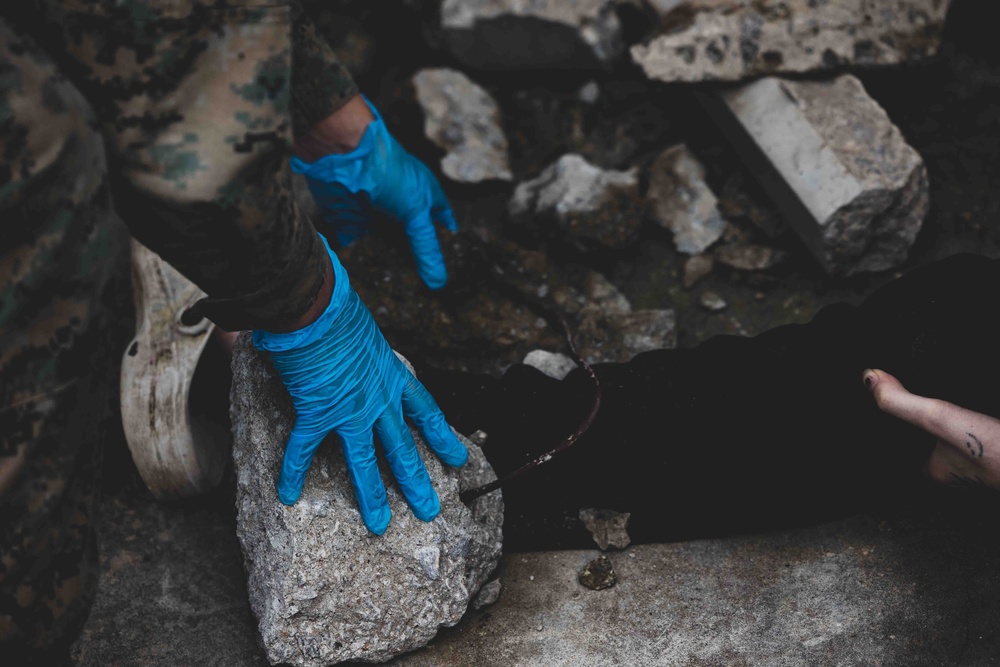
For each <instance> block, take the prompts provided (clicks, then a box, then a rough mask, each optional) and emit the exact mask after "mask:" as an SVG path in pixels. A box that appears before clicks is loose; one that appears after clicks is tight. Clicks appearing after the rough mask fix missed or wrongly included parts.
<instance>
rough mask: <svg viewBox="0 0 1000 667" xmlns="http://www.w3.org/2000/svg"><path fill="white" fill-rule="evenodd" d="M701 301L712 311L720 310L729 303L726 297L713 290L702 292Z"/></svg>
mask: <svg viewBox="0 0 1000 667" xmlns="http://www.w3.org/2000/svg"><path fill="white" fill-rule="evenodd" d="M700 302H701V305H702V307H703V308H705V309H706V310H710V311H712V312H717V311H720V310H722V309H723V308H725V307H726V306H728V305H729V304H728V303H726V300H725V299H723V298H722V297H721V296H720V295H719V294H718V293H716V292H713V291H712V290H706V291H704V292H702V293H701V299H700Z"/></svg>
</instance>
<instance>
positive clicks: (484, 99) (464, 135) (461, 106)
mask: <svg viewBox="0 0 1000 667" xmlns="http://www.w3.org/2000/svg"><path fill="white" fill-rule="evenodd" d="M413 87H414V89H415V90H416V93H417V101H419V102H420V106H422V107H423V110H424V133H425V134H426V135H427V137H428V138H429V139H430V140H431V141H433V142H434V143H435V144H437V145H438V146H440V147H441V148H443V149H445V150H446V151H448V154H447V155H445V156H444V157H443V158H441V170H442V171H443V172H444V174H445V175H446V176H447V177H448V178H451V179H452V180H455V181H459V182H460V183H478V182H479V181H485V180H490V179H499V180H503V181H509V180H510V179H511V173H510V164H509V163H508V161H507V137H506V136H504V133H503V130H502V129H501V128H500V109H499V107H497V103H496V101H495V100H494V99H493V98H492V97H491V96H490V94H489V93H488V92H486V91H485V90H483V89H482V88H480V87H479V86H477V85H476V84H475V83H473V82H472V81H471V80H470V79H469V78H468V77H467V76H465V75H464V74H462V73H461V72H457V71H455V70H451V69H445V68H437V69H422V70H420V71H419V72H417V73H416V74H415V75H414V76H413Z"/></svg>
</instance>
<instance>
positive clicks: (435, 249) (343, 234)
mask: <svg viewBox="0 0 1000 667" xmlns="http://www.w3.org/2000/svg"><path fill="white" fill-rule="evenodd" d="M364 99H365V103H366V104H368V108H369V109H371V112H372V114H373V115H374V116H375V120H373V121H372V122H371V123H370V124H369V125H368V127H367V128H366V129H365V133H364V135H363V136H362V137H361V142H360V143H359V144H358V147H357V148H356V149H354V150H353V151H351V152H350V153H343V154H334V155H327V156H326V157H323V158H320V159H319V160H317V161H316V162H312V163H310V162H304V161H303V160H301V159H299V158H297V157H293V158H292V170H293V171H295V172H297V173H300V174H304V175H305V177H306V181H307V183H308V184H309V191H310V192H311V193H312V196H313V198H314V199H315V200H316V204H317V205H318V206H319V208H320V210H321V211H322V214H323V218H324V220H325V221H326V222H327V223H329V224H331V225H332V226H333V227H334V228H335V229H336V230H337V232H336V234H337V240H338V241H339V242H340V243H341V244H342V245H345V246H346V245H348V244H350V243H352V242H353V241H356V240H357V239H358V238H360V237H361V236H363V235H365V234H366V233H367V232H368V225H367V220H366V219H365V217H364V216H363V215H358V206H357V204H356V203H355V202H353V201H345V200H351V199H353V198H355V197H357V196H358V194H359V193H364V194H365V195H367V197H368V199H369V201H370V202H371V205H372V206H374V207H375V208H376V209H378V210H379V211H382V212H383V213H387V214H389V215H391V216H392V217H394V218H395V219H397V220H398V221H400V222H401V223H402V224H403V226H404V229H405V230H406V235H407V236H408V237H409V239H410V247H411V248H412V250H413V256H414V258H415V259H416V262H417V272H418V273H419V274H420V277H421V278H422V279H423V281H424V282H425V283H426V284H427V286H428V287H430V288H431V289H439V288H441V287H444V284H445V283H446V282H447V281H448V272H447V270H446V269H445V266H444V257H443V256H442V254H441V246H440V245H439V244H438V238H437V232H436V230H435V229H434V223H435V222H437V223H440V224H442V225H444V226H445V227H447V228H448V229H450V230H451V231H453V232H454V231H458V224H457V223H456V222H455V214H454V213H452V210H451V206H450V205H449V204H448V200H447V198H446V197H445V195H444V192H443V191H442V190H441V184H440V183H438V180H437V178H435V176H434V174H432V173H431V170H430V169H428V168H427V165H425V164H424V163H423V162H421V161H420V160H418V159H417V158H415V157H413V156H412V155H410V154H409V153H407V152H406V150H405V149H404V148H403V147H402V146H400V145H399V142H397V141H396V140H395V139H394V138H393V136H392V135H391V134H389V130H388V129H386V127H385V123H384V122H383V121H382V116H380V115H379V113H378V111H377V110H376V109H375V107H374V106H373V105H372V103H371V102H369V101H368V98H364Z"/></svg>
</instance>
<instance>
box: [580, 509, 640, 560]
mask: <svg viewBox="0 0 1000 667" xmlns="http://www.w3.org/2000/svg"><path fill="white" fill-rule="evenodd" d="M631 516H632V515H631V514H630V513H628V512H615V511H614V510H602V509H595V508H593V507H586V508H584V509H581V510H580V521H582V522H583V525H584V527H585V528H586V529H587V530H589V531H590V534H591V535H592V536H593V538H594V542H596V543H597V547H598V548H599V549H600V550H601V551H607V549H608V547H613V548H615V549H624V548H625V547H627V546H628V545H629V544H630V543H631V542H632V539H631V538H630V537H629V536H628V530H627V528H628V520H629V519H630V518H631Z"/></svg>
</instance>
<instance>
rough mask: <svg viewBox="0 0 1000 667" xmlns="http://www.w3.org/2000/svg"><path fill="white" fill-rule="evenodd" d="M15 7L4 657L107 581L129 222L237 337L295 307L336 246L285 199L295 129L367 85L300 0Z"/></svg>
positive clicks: (77, 617)
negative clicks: (100, 425)
mask: <svg viewBox="0 0 1000 667" xmlns="http://www.w3.org/2000/svg"><path fill="white" fill-rule="evenodd" d="M5 5H6V3H5ZM16 5H17V8H16V10H14V9H8V7H9V5H7V6H5V7H4V8H2V9H0V17H2V18H0V148H2V152H0V377H2V379H3V381H2V383H0V655H2V656H3V661H4V662H5V663H6V661H7V659H8V658H12V657H13V656H14V655H15V654H14V653H12V651H14V650H27V649H31V650H42V649H45V648H47V647H51V646H52V645H54V644H56V643H58V641H59V640H60V638H62V639H63V640H65V638H67V637H72V636H73V635H74V634H75V629H76V626H78V625H79V624H81V623H82V621H83V619H84V618H85V612H86V609H87V608H88V606H89V601H90V598H91V596H92V594H93V592H94V590H95V586H96V579H95V578H96V568H95V564H96V563H95V557H96V545H95V543H94V537H93V535H94V534H93V530H92V528H91V525H90V516H91V510H92V507H93V504H94V502H93V499H94V492H95V489H96V486H97V484H96V472H95V471H96V468H97V467H98V462H99V457H98V451H97V443H98V440H99V438H98V437H97V435H96V428H97V427H96V424H97V419H98V418H99V416H100V414H101V413H102V410H103V407H104V402H103V401H104V399H103V397H102V396H103V395H102V391H101V389H102V388H104V387H107V386H108V385H109V384H110V383H108V382H106V381H105V380H106V378H105V377H104V375H105V374H104V373H102V372H101V371H102V369H105V368H108V367H114V364H109V363H106V362H107V360H108V359H110V358H111V357H109V356H106V355H117V354H120V350H116V349H111V350H105V351H103V352H102V351H101V346H102V331H101V330H102V326H101V323H102V317H103V316H102V312H101V300H100V294H101V290H102V288H103V286H104V285H105V283H106V281H107V280H108V277H109V274H110V272H111V270H112V267H113V266H114V265H115V264H116V262H115V259H114V258H115V256H116V255H117V253H119V252H121V249H122V248H124V247H125V244H124V243H123V242H122V241H123V239H122V238H121V236H122V235H121V234H120V233H118V230H119V229H120V226H119V224H118V219H119V218H120V219H121V220H124V222H125V223H126V225H127V226H128V230H129V231H130V232H131V233H132V235H133V236H135V237H136V238H137V239H139V240H140V241H142V242H143V243H144V244H146V245H147V246H148V247H150V248H151V249H153V250H155V251H156V252H158V253H159V254H160V255H161V256H162V257H163V258H164V259H166V260H167V261H169V262H170V263H171V264H173V265H174V266H175V267H177V268H178V269H179V270H180V271H181V272H183V273H184V274H185V275H186V276H187V277H188V278H189V279H191V280H192V281H193V282H195V283H196V284H198V285H199V287H201V288H202V289H203V290H205V292H206V293H207V294H208V295H209V296H208V298H206V299H205V300H203V302H202V303H200V304H199V310H200V314H203V315H206V316H207V317H209V318H211V319H213V320H214V321H215V322H216V323H217V324H219V325H220V326H222V327H223V328H226V329H230V330H235V329H248V328H263V329H267V328H270V327H272V326H275V325H278V326H280V325H282V324H285V323H288V322H291V321H293V320H295V319H298V318H299V317H300V316H301V315H302V314H303V313H305V311H306V310H307V309H308V307H309V306H310V305H311V303H312V301H313V300H314V298H315V295H316V294H317V292H318V291H319V288H320V286H321V285H322V281H323V278H324V271H325V268H324V267H325V264H324V261H325V255H324V252H325V251H324V250H323V248H322V245H321V244H320V242H319V239H318V237H317V236H316V233H315V231H314V230H313V228H312V226H311V224H309V221H308V220H307V219H305V217H304V216H302V215H301V214H300V213H299V211H298V209H297V207H296V205H295V201H294V199H293V197H292V195H291V174H290V171H289V167H288V159H287V158H288V154H289V153H288V152H289V149H290V145H291V141H292V136H293V128H294V129H295V131H302V130H303V129H304V128H307V127H309V126H311V125H312V124H314V123H315V122H316V121H318V120H321V119H322V118H325V117H326V116H328V115H329V114H331V113H333V112H334V111H335V110H336V109H338V108H339V107H340V106H341V105H343V104H344V103H345V102H346V101H347V100H348V99H350V98H351V97H352V96H353V95H355V94H356V93H357V88H356V87H355V85H354V83H353V81H352V80H351V78H350V76H349V75H348V74H347V72H346V70H345V69H343V68H342V67H341V66H340V65H339V64H338V63H337V62H336V60H335V58H334V56H333V54H332V51H331V50H330V49H329V47H328V46H327V45H326V44H325V43H323V42H322V41H321V40H320V39H318V38H317V37H316V34H315V31H314V29H313V28H312V25H311V23H310V22H309V20H308V18H307V17H306V16H305V15H304V14H303V13H302V12H301V11H300V9H299V8H298V7H297V6H296V5H294V4H293V3H291V2H279V1H277V0H228V1H221V0H220V1H214V0H94V1H92V2H88V1H85V0H25V1H24V2H19V3H16ZM29 35H30V38H29V37H28V36H29ZM31 38H34V40H35V41H34V42H33V41H32V39H31ZM105 161H106V163H107V167H105ZM105 338H106V337H105ZM102 354H103V355H105V356H102ZM18 647H19V648H18ZM25 659H27V657H26V656H25ZM41 660H43V662H44V661H45V660H49V658H43V659H41Z"/></svg>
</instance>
